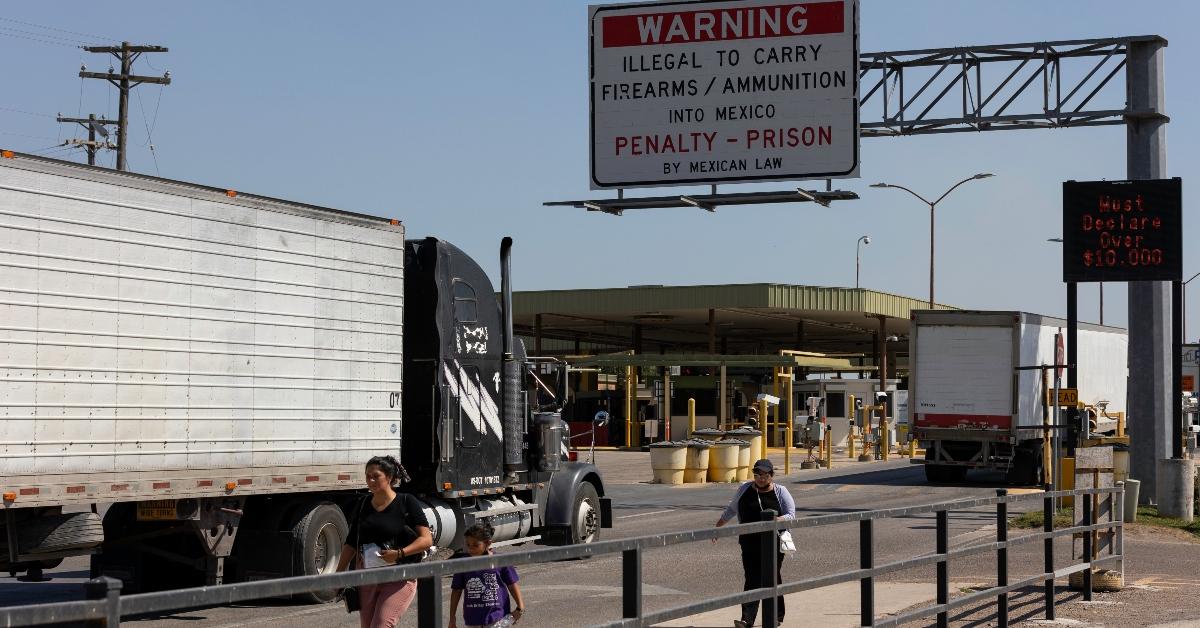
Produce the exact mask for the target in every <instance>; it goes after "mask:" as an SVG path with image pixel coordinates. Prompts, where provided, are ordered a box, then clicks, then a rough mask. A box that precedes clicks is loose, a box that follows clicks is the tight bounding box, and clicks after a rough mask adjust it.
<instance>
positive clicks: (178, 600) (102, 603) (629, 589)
mask: <svg viewBox="0 0 1200 628" xmlns="http://www.w3.org/2000/svg"><path fill="white" fill-rule="evenodd" d="M1092 495H1096V496H1099V495H1110V496H1111V498H1112V501H1111V502H1110V504H1109V509H1108V514H1109V520H1108V521H1105V522H1097V521H1095V519H1096V517H1097V514H1096V512H1095V510H1094V509H1093V507H1092V505H1093V504H1092V501H1093V499H1091V498H1087V499H1078V498H1080V497H1084V496H1092ZM1061 497H1074V498H1076V499H1078V503H1080V504H1081V505H1082V508H1081V511H1082V517H1081V521H1080V523H1079V524H1077V525H1073V526H1070V527H1066V528H1061V529H1058V530H1055V529H1054V525H1053V524H1054V500H1055V499H1057V498H1061ZM1123 497H1124V487H1123V486H1122V485H1120V484H1118V486H1116V487H1114V488H1093V489H1078V490H1071V491H1053V492H1045V493H1031V494H1025V495H1008V494H1007V492H1006V491H1004V490H999V491H997V495H996V496H995V497H984V498H975V499H960V500H953V501H948V502H941V503H936V504H925V505H920V506H910V507H905V508H890V509H885V510H868V511H860V512H849V513H843V514H835V515H822V516H815V517H806V518H802V519H796V520H794V521H774V520H773V514H774V513H771V512H770V511H768V513H764V514H767V515H768V516H772V520H769V521H763V522H759V523H749V524H743V525H735V526H727V527H724V528H709V529H704V530H690V531H684V532H671V533H666V534H656V535H652V536H643V537H636V538H629V539H619V540H613V541H599V542H596V543H591V544H588V545H573V546H566V547H554V548H544V549H535V550H525V551H517V552H506V553H504V554H497V555H491V556H480V557H473V558H462V559H456V560H451V561H435V562H427V563H419V564H413V565H401V566H396V567H385V568H379V569H366V570H355V571H346V572H340V573H334V574H325V575H317V576H297V577H292V578H280V579H275V580H262V581H256V582H242V583H236V584H228V585H220V586H211V587H198V588H192V589H181V590H177V591H163V592H156V593H140V594H136V595H127V596H121V595H120V590H121V582H120V581H119V580H116V579H114V578H108V577H102V578H96V579H94V580H91V581H89V582H87V583H86V585H85V596H86V597H87V598H88V599H85V600H80V601H75V602H59V603H53V604H32V605H25V606H10V607H7V608H0V626H14V627H15V626H37V625H43V624H52V623H60V622H79V621H90V622H94V623H95V624H96V625H104V626H117V625H119V624H120V621H121V618H122V617H129V616H133V615H145V614H151V613H161V612H164V611H179V610H184V609H190V608H202V607H212V606H220V605H225V604H232V603H235V602H242V601H246V600H255V599H263V598H272V597H280V596H290V595H297V594H301V593H308V592H312V591H323V590H337V589H341V588H343V587H348V586H362V585H371V584H380V583H385V582H396V581H399V580H410V579H415V580H417V583H418V589H417V624H418V625H419V626H422V627H425V626H430V627H434V628H440V627H441V626H444V625H445V622H444V621H443V611H444V604H443V601H442V587H441V578H443V577H445V576H450V575H453V574H455V573H459V572H464V571H474V570H479V569H488V568H493V567H500V566H508V565H512V566H515V565H525V564H533V563H548V562H553V561H559V560H564V559H573V558H582V557H587V556H601V555H606V554H616V553H620V554H621V563H622V604H621V614H622V619H619V620H616V621H612V622H608V623H605V624H601V626H604V627H606V628H607V627H634V626H637V627H641V626H652V625H654V624H658V623H662V622H666V621H670V620H673V619H679V618H682V617H687V616H690V615H695V614H698V613H703V612H707V611H712V610H717V609H721V608H727V607H731V606H736V605H739V604H742V603H744V602H752V601H755V600H760V601H761V602H762V607H763V614H762V619H763V625H773V623H774V619H775V617H776V608H775V599H776V597H778V596H782V595H787V594H790V593H798V592H800V591H807V590H811V589H817V588H821V587H826V586H830V585H833V584H839V583H843V582H852V581H854V580H858V581H859V582H860V596H861V603H860V614H861V622H862V625H863V626H896V625H900V624H901V623H903V622H906V621H912V620H915V619H920V618H924V617H929V616H932V615H936V616H937V623H938V625H939V626H946V625H948V621H949V612H950V611H951V610H953V609H955V608H959V607H962V606H966V605H969V604H974V603H978V602H981V601H983V600H985V599H987V598H993V597H994V598H995V604H996V609H997V610H996V615H997V619H998V624H999V625H1000V626H1007V625H1008V594H1009V593H1011V592H1013V591H1016V590H1018V589H1021V588H1023V587H1027V586H1030V585H1034V584H1036V583H1039V582H1041V583H1044V585H1045V589H1044V590H1045V613H1046V618H1047V619H1053V618H1054V604H1055V584H1054V581H1055V579H1056V578H1061V577H1064V576H1068V575H1070V574H1072V573H1075V572H1078V571H1082V572H1083V588H1084V590H1083V598H1084V599H1085V600H1091V598H1092V580H1091V571H1092V568H1093V567H1094V566H1096V565H1101V564H1108V563H1111V562H1116V563H1118V564H1120V563H1121V561H1122V559H1123V551H1124V548H1123V535H1122V531H1123V527H1122V525H1123V522H1122V521H1121V519H1120V515H1121V513H1122V511H1123V508H1122V507H1121V506H1120V504H1122V503H1123ZM1038 499H1041V500H1042V502H1043V515H1044V518H1045V523H1044V528H1043V531H1042V532H1040V533H1033V534H1026V535H1022V536H1020V537H1017V538H1014V539H1009V538H1008V504H1011V503H1016V502H1026V501H1033V500H1038ZM991 505H994V506H996V541H995V542H992V543H983V544H978V545H971V546H968V547H962V548H957V549H954V550H951V549H949V513H950V512H952V511H956V510H967V509H972V508H979V507H984V506H991ZM930 513H933V514H935V517H936V520H937V536H936V551H935V552H934V553H932V554H926V555H921V556H916V557H913V558H908V559H904V560H899V561H894V562H889V563H884V564H881V565H876V564H875V543H874V522H875V521H877V520H880V519H889V518H899V517H912V516H915V515H924V514H930ZM853 522H858V524H859V568H858V569H854V570H850V571H844V572H840V573H835V574H830V575H824V576H818V577H812V578H806V579H803V580H797V581H793V582H787V583H783V582H779V581H778V580H777V579H776V563H775V555H776V553H777V552H778V551H779V549H778V543H779V536H778V532H779V531H780V530H784V529H789V530H797V529H803V528H815V527H819V526H827V525H836V524H845V523H853ZM1100 530H1113V531H1115V532H1114V539H1113V542H1112V543H1110V545H1109V555H1108V556H1104V557H1102V558H1100V557H1092V554H1093V536H1094V533H1095V532H1097V531H1100ZM745 534H755V535H758V537H757V538H758V539H760V542H761V543H762V545H761V551H762V553H763V556H762V560H761V564H762V565H763V566H764V571H763V574H762V580H761V581H760V583H761V585H762V586H760V587H759V588H757V589H752V590H749V591H739V592H736V593H732V594H728V595H723V596H719V597H712V598H708V599H705V600H704V601H701V602H694V603H691V604H685V605H681V606H675V607H671V608H667V609H662V610H657V611H653V612H646V610H645V608H644V605H643V595H642V585H643V583H642V556H643V553H644V552H645V551H646V550H649V549H656V548H663V547H668V546H672V545H681V544H684V543H695V542H699V541H707V540H712V539H720V538H728V537H734V536H741V535H745ZM1075 534H1082V535H1083V554H1084V556H1085V557H1088V558H1090V560H1089V559H1084V560H1082V562H1079V563H1077V564H1073V565H1071V566H1068V567H1065V568H1061V569H1059V570H1057V571H1055V569H1054V539H1055V538H1057V537H1060V536H1067V535H1075ZM1037 541H1043V548H1044V552H1045V559H1044V571H1043V573H1041V574H1037V575H1034V576H1031V577H1028V578H1025V579H1022V580H1020V581H1017V582H1009V581H1008V549H1009V548H1011V547H1015V546H1018V545H1024V544H1028V543H1035V542H1037ZM993 551H994V552H995V553H996V575H997V583H996V586H994V587H991V588H989V589H985V590H982V591H977V592H974V593H970V594H967V595H963V596H960V597H957V598H955V599H953V600H951V599H950V597H949V562H950V560H951V559H954V558H960V557H963V556H969V555H974V554H980V553H986V552H993ZM931 564H932V565H936V566H937V599H936V604H935V605H933V606H928V607H925V608H921V609H918V610H915V611H910V612H907V613H903V614H901V615H896V616H892V617H887V618H884V619H882V620H877V618H876V617H875V610H874V609H875V579H876V578H877V577H879V576H882V575H885V574H889V573H893V572H897V571H902V570H907V569H912V568H915V567H921V566H925V565H931Z"/></svg>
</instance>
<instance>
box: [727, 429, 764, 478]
mask: <svg viewBox="0 0 1200 628" xmlns="http://www.w3.org/2000/svg"><path fill="white" fill-rule="evenodd" d="M725 437H726V438H736V439H738V440H744V441H746V442H748V443H750V449H749V450H748V451H747V452H746V455H747V456H749V458H748V459H747V460H743V461H740V462H738V467H746V476H745V477H742V476H741V471H739V472H738V479H740V480H748V479H750V465H752V464H754V461H755V460H758V456H759V452H761V451H762V439H763V433H762V432H760V431H759V430H756V429H754V428H752V427H739V428H737V429H736V430H730V431H728V432H725Z"/></svg>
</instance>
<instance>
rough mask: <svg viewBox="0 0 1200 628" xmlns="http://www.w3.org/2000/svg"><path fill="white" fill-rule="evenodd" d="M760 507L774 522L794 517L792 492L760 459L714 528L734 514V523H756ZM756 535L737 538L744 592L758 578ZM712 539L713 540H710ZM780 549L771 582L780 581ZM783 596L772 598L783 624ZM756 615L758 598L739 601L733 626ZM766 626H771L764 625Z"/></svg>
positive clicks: (747, 625) (740, 627) (744, 627)
mask: <svg viewBox="0 0 1200 628" xmlns="http://www.w3.org/2000/svg"><path fill="white" fill-rule="evenodd" d="M764 510H773V511H775V512H777V513H779V515H778V516H777V517H775V519H776V520H778V521H791V520H792V519H795V518H796V502H795V500H793V499H792V494H791V493H789V492H788V490H787V489H786V488H784V487H783V486H782V485H780V484H776V483H775V465H773V464H771V461H770V460H767V459H766V458H763V459H762V460H759V461H758V462H755V463H754V478H753V479H752V480H750V481H749V482H746V483H744V484H742V485H741V486H739V487H738V490H737V492H736V493H734V495H733V499H731V500H729V505H728V506H726V507H725V511H724V512H722V513H721V517H720V518H719V519H717V527H718V528H719V527H721V526H723V525H725V524H726V523H727V522H728V521H729V520H731V519H733V518H734V516H736V517H737V520H738V523H757V522H759V521H761V520H762V512H763V511H764ZM756 536H758V535H757V534H743V535H741V536H739V537H738V543H739V544H740V545H741V546H742V571H743V574H744V575H745V578H746V585H745V587H744V588H743V590H744V591H749V590H751V589H757V588H758V587H759V586H761V585H760V584H759V581H760V580H761V579H762V572H763V564H762V558H761V556H762V554H761V553H760V550H759V545H758V539H756V538H755V537H756ZM713 542H716V539H713ZM782 572H783V552H780V553H779V556H778V559H777V561H776V563H775V577H776V580H775V582H782V580H783V573H782ZM783 610H784V609H783V596H782V595H781V596H779V597H777V598H775V613H776V623H777V624H780V623H783ZM757 618H758V600H754V601H753V602H746V603H744V604H742V618H741V619H739V620H736V621H734V622H733V625H734V628H751V627H752V626H754V620H755V619H757ZM766 628H775V626H767V627H766Z"/></svg>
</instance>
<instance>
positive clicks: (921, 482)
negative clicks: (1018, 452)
mask: <svg viewBox="0 0 1200 628" xmlns="http://www.w3.org/2000/svg"><path fill="white" fill-rule="evenodd" d="M789 483H790V484H841V485H853V486H947V487H961V488H1010V486H1011V485H1009V484H1007V483H1006V482H1004V476H1003V475H1002V474H1000V473H996V472H989V471H971V472H970V473H968V474H967V479H966V480H965V481H963V482H957V483H940V482H939V483H933V482H930V481H929V480H926V479H925V470H924V469H922V468H921V467H920V466H919V465H913V466H912V467H901V468H896V469H880V470H877V471H864V472H862V473H850V474H844V475H835V476H831V477H823V478H814V479H811V480H796V481H794V482H789Z"/></svg>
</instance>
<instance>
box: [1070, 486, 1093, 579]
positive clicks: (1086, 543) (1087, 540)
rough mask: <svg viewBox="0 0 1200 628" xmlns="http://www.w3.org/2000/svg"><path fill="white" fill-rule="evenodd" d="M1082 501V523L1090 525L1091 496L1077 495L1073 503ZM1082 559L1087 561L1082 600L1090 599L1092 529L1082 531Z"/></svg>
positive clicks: (1084, 571)
mask: <svg viewBox="0 0 1200 628" xmlns="http://www.w3.org/2000/svg"><path fill="white" fill-rule="evenodd" d="M1081 501H1082V502H1083V525H1085V526H1090V525H1092V524H1093V523H1095V522H1094V521H1092V519H1093V516H1092V496H1091V495H1077V496H1076V498H1075V503H1077V504H1078V503H1079V502H1081ZM1083 559H1084V561H1086V563H1087V569H1084V570H1083V601H1085V602H1091V601H1092V531H1091V530H1088V531H1086V532H1084V533H1083Z"/></svg>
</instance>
